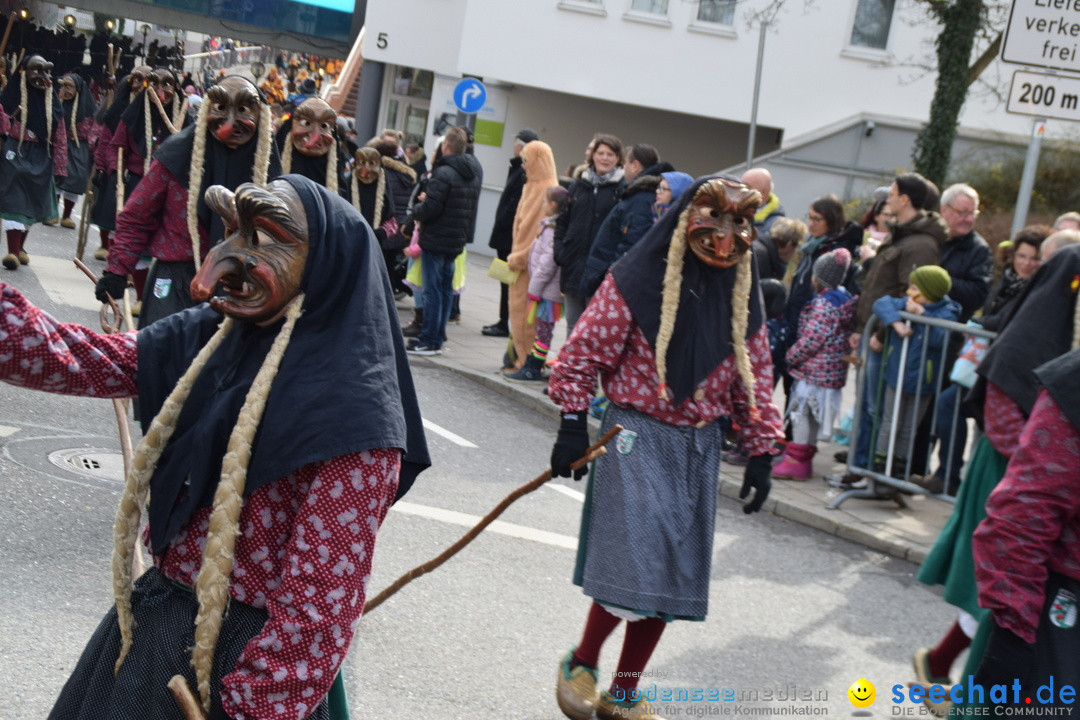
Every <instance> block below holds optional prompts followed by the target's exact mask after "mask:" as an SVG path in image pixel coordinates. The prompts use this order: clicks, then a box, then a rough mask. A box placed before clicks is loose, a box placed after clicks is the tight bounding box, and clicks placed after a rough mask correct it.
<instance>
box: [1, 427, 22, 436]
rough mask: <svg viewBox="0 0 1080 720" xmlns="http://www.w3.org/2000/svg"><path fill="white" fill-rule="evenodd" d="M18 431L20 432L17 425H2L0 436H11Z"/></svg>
mask: <svg viewBox="0 0 1080 720" xmlns="http://www.w3.org/2000/svg"><path fill="white" fill-rule="evenodd" d="M17 432H19V428H17V427H11V426H10V425H0V437H11V436H12V435H14V434H15V433H17Z"/></svg>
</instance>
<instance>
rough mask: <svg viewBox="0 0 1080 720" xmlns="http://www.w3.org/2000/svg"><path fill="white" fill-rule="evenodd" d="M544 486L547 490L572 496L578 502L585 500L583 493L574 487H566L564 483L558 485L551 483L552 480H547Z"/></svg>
mask: <svg viewBox="0 0 1080 720" xmlns="http://www.w3.org/2000/svg"><path fill="white" fill-rule="evenodd" d="M544 487H546V488H547V489H548V490H554V491H555V492H561V493H562V494H563V495H566V496H567V497H572V498H574V499H575V500H577V501H578V502H585V493H583V492H581V491H580V490H575V489H574V488H568V487H566V486H565V485H560V484H558V483H553V482H549V483H548V484H547V485H545V486H544Z"/></svg>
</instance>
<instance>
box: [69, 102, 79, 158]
mask: <svg viewBox="0 0 1080 720" xmlns="http://www.w3.org/2000/svg"><path fill="white" fill-rule="evenodd" d="M81 94H82V93H80V92H79V91H78V90H76V91H75V99H74V100H72V101H71V120H70V123H69V124H70V125H71V138H70V139H71V140H74V141H75V147H79V130H78V123H77V122H76V120H77V116H78V114H79V95H81Z"/></svg>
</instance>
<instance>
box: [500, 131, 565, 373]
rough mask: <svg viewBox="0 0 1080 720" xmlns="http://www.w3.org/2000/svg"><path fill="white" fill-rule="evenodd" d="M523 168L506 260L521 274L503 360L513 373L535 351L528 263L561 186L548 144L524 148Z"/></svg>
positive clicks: (511, 303)
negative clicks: (552, 191)
mask: <svg viewBox="0 0 1080 720" xmlns="http://www.w3.org/2000/svg"><path fill="white" fill-rule="evenodd" d="M521 167H522V169H523V170H524V171H525V185H524V186H523V187H522V189H521V199H520V200H518V205H517V212H516V213H515V215H514V243H513V245H512V246H511V248H510V254H509V255H508V256H507V258H506V264H507V266H508V267H509V269H510V270H512V271H514V272H517V273H519V274H518V277H517V280H516V281H514V283H513V284H512V285H511V286H510V291H509V298H508V300H509V311H510V343H509V344H508V346H507V352H506V355H505V356H504V358H503V367H504V368H506V369H507V370H509V371H511V372H512V371H514V370H518V369H520V368H521V367H522V363H524V362H525V361H526V359H527V358H528V357H530V355H531V353H532V351H533V348H534V344H535V339H536V327H535V324H534V322H533V321H532V320H531V319H530V308H531V304H530V300H529V294H530V291H529V288H530V286H531V284H532V275H531V271H530V270H529V266H528V262H529V257H530V252H531V250H532V245H533V243H534V242H535V240H536V238H537V236H538V235H539V234H540V232H541V230H542V228H543V223H542V221H543V220H544V218H546V217H549V214H548V210H550V208H549V207H548V201H549V198H548V195H547V191H548V190H549V189H550V188H552V187H555V186H556V185H558V184H559V179H558V177H557V176H556V170H555V167H556V166H555V156H554V155H553V154H552V152H551V146H550V145H548V144H547V143H545V142H542V141H540V140H533V141H532V142H530V143H528V144H527V145H526V146H525V148H524V149H523V150H522V151H521ZM560 204H562V203H560ZM552 219H553V221H554V216H552ZM545 254H546V253H545ZM545 274H546V273H545ZM533 294H534V295H535V294H536V293H533Z"/></svg>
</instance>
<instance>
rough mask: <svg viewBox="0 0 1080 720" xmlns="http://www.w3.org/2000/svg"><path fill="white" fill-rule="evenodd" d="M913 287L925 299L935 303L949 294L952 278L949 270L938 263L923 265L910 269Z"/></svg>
mask: <svg viewBox="0 0 1080 720" xmlns="http://www.w3.org/2000/svg"><path fill="white" fill-rule="evenodd" d="M909 279H910V280H911V282H912V283H913V284H914V285H915V287H917V288H919V292H921V293H922V294H923V297H925V298H926V299H927V300H929V301H930V302H932V303H936V302H937V301H938V300H940V299H941V298H943V297H945V296H946V295H948V294H949V290H950V289H951V288H952V278H951V277H949V271H948V270H946V269H945V268H943V267H941V266H940V265H923V266H922V267H918V268H915V269H914V270H912V271H911V275H910V276H909Z"/></svg>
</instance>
